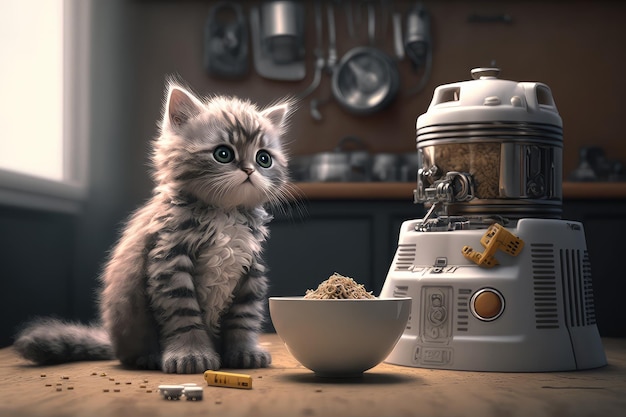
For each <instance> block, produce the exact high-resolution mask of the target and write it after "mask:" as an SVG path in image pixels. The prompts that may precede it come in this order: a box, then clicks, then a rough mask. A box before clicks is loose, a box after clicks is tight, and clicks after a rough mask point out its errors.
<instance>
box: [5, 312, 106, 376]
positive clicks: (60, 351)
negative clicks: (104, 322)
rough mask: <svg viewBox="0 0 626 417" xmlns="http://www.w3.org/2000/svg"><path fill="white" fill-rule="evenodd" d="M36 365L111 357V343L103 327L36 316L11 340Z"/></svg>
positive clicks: (18, 350)
mask: <svg viewBox="0 0 626 417" xmlns="http://www.w3.org/2000/svg"><path fill="white" fill-rule="evenodd" d="M13 347H14V348H15V350H16V351H17V352H18V353H19V354H20V355H21V356H22V357H24V358H25V359H28V360H31V361H33V362H35V363H36V364H37V365H53V364H59V363H65V362H75V361H95V360H108V359H114V358H115V355H114V353H113V347H112V346H111V341H110V339H109V336H108V334H107V332H106V331H105V330H104V329H103V328H102V327H97V326H88V325H82V324H74V323H67V322H62V321H60V320H56V319H37V320H35V321H33V322H31V323H29V324H28V325H27V326H26V327H25V328H24V329H23V330H22V331H20V332H19V333H18V335H17V337H16V340H15V343H14V344H13Z"/></svg>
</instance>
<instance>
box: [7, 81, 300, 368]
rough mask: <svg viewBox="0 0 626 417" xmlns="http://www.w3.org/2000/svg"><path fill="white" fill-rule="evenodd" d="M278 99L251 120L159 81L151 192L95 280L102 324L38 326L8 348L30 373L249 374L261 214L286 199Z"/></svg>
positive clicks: (261, 278)
mask: <svg viewBox="0 0 626 417" xmlns="http://www.w3.org/2000/svg"><path fill="white" fill-rule="evenodd" d="M289 111H290V103H289V101H285V102H282V103H279V104H276V105H274V106H272V107H269V108H267V109H265V110H259V109H257V107H256V106H254V105H253V104H251V103H250V102H248V101H243V100H240V99H237V98H226V97H210V98H206V99H200V98H198V97H196V96H195V95H194V94H192V93H190V92H189V91H188V90H187V89H185V88H184V87H182V86H181V85H179V84H178V83H176V82H175V81H170V82H169V85H168V91H167V96H166V100H165V106H164V111H163V119H162V123H161V129H160V136H159V137H158V138H157V139H156V140H155V142H154V151H153V155H152V160H153V165H154V180H155V183H156V186H155V188H154V191H153V195H152V197H151V199H150V200H149V201H148V202H147V203H146V204H145V205H144V206H143V207H141V208H140V209H139V210H138V211H136V212H135V213H134V214H133V215H132V216H131V218H130V220H129V221H128V223H127V225H126V227H125V230H124V231H123V234H122V236H121V238H120V239H119V242H118V243H117V245H116V246H115V247H114V248H113V250H112V253H111V256H110V259H109V260H108V262H107V264H106V266H105V269H104V271H103V274H102V277H101V280H102V291H101V294H100V300H99V301H100V302H99V305H100V316H101V325H98V326H85V325H79V324H71V323H65V322H61V321H57V320H53V319H43V320H39V321H36V322H33V323H31V324H29V325H28V326H27V327H26V328H25V329H24V330H22V331H21V332H20V334H18V337H17V339H16V342H15V344H14V346H15V348H16V349H17V351H18V352H19V353H20V354H21V355H22V356H23V357H25V358H27V359H30V360H32V361H34V362H35V363H38V364H52V363H62V362H68V361H76V360H99V359H112V358H114V357H117V358H118V359H119V360H120V361H121V362H122V363H123V364H124V365H126V366H129V367H135V368H141V369H162V370H163V371H164V372H168V373H200V372H204V371H205V370H207V369H219V368H220V367H225V368H257V367H266V366H268V365H269V364H270V363H271V356H270V354H269V352H267V351H266V350H264V349H262V348H260V347H259V346H258V343H257V337H258V333H259V332H260V330H261V327H262V321H263V318H264V307H265V300H266V290H267V280H266V276H265V272H266V267H265V265H264V264H263V260H262V256H261V250H262V243H263V242H264V241H265V239H266V238H267V237H268V229H267V223H268V222H269V221H270V220H271V216H270V215H269V214H268V212H267V211H266V210H265V208H264V206H265V205H266V204H277V205H280V204H282V203H284V202H285V198H286V196H287V193H288V191H287V157H286V155H285V151H284V149H283V144H282V142H281V136H282V135H283V133H284V129H285V127H286V120H287V118H288V115H289Z"/></svg>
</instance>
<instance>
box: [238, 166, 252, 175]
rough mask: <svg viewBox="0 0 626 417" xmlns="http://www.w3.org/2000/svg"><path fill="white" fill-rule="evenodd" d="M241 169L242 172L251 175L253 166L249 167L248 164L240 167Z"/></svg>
mask: <svg viewBox="0 0 626 417" xmlns="http://www.w3.org/2000/svg"><path fill="white" fill-rule="evenodd" d="M241 170H242V171H243V172H245V173H246V174H248V175H252V173H253V172H254V168H252V167H250V166H243V167H241Z"/></svg>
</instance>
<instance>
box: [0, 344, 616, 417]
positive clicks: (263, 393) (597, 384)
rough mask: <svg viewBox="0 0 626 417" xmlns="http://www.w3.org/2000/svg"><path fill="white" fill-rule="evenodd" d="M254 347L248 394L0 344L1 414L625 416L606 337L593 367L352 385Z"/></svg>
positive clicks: (386, 377) (405, 374) (281, 353)
mask: <svg viewBox="0 0 626 417" xmlns="http://www.w3.org/2000/svg"><path fill="white" fill-rule="evenodd" d="M261 342H262V344H263V345H265V346H266V347H267V348H268V349H269V350H270V351H271V353H272V355H273V363H272V366H271V367H270V368H266V369H252V370H248V371H237V372H245V373H247V374H249V375H251V376H252V378H253V389H251V390H239V389H232V388H219V387H209V386H206V384H205V383H204V380H203V379H202V376H201V375H168V374H163V373H161V372H159V371H131V370H126V369H123V368H121V367H120V366H119V364H118V362H117V361H100V362H82V363H71V364H66V365H57V366H47V367H35V366H32V365H30V364H29V363H27V362H26V361H24V360H22V359H20V358H18V357H17V356H16V355H15V353H14V352H13V350H12V349H11V348H5V349H2V350H0V415H1V416H11V417H26V416H28V417H39V416H46V417H61V416H63V417H73V416H76V417H79V416H80V417H84V416H98V417H109V416H134V417H159V416H164V417H165V416H167V417H171V416H185V417H195V416H198V417H207V416H220V417H234V416H250V417H252V416H254V417H264V416H268V417H288V416H289V417H298V416H302V417H307V416H312V417H314V416H320V417H334V416H358V417H368V416H428V417H430V416H481V417H492V416H493V417H502V416H504V415H510V416H523V417H526V416H533V417H542V416H559V417H561V416H568V417H577V416H606V417H612V416H618V415H619V416H623V415H625V414H624V413H625V412H626V411H625V410H626V396H625V395H624V393H626V339H606V338H605V339H603V343H604V347H605V351H606V355H607V358H608V362H609V364H608V366H606V367H603V368H599V369H595V370H588V371H577V372H549V373H492V372H458V371H444V370H431V369H420V368H408V367H401V366H396V365H389V364H380V365H378V366H376V367H375V368H373V369H371V370H369V371H367V372H365V374H364V375H363V377H362V378H355V379H324V378H318V377H315V376H314V374H313V373H312V372H311V371H309V370H307V369H306V368H303V367H302V366H301V365H300V364H299V363H298V362H296V360H295V359H294V358H293V357H292V356H291V355H290V354H289V353H288V352H287V350H286V349H285V347H284V346H283V344H282V343H281V341H280V339H279V338H278V336H276V335H275V334H266V335H262V337H261ZM189 382H193V383H196V384H198V385H200V386H202V387H203V393H204V399H203V400H202V401H186V400H181V401H168V400H165V399H163V398H162V397H161V396H160V395H159V394H158V389H157V387H158V386H159V385H161V384H182V383H189ZM105 390H107V392H105ZM147 391H151V392H147Z"/></svg>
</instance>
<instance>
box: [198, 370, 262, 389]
mask: <svg viewBox="0 0 626 417" xmlns="http://www.w3.org/2000/svg"><path fill="white" fill-rule="evenodd" d="M204 380H205V381H206V382H207V384H209V385H212V386H215V387H230V388H242V389H252V377H251V376H250V375H246V374H234V373H231V372H221V371H205V372H204Z"/></svg>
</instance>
